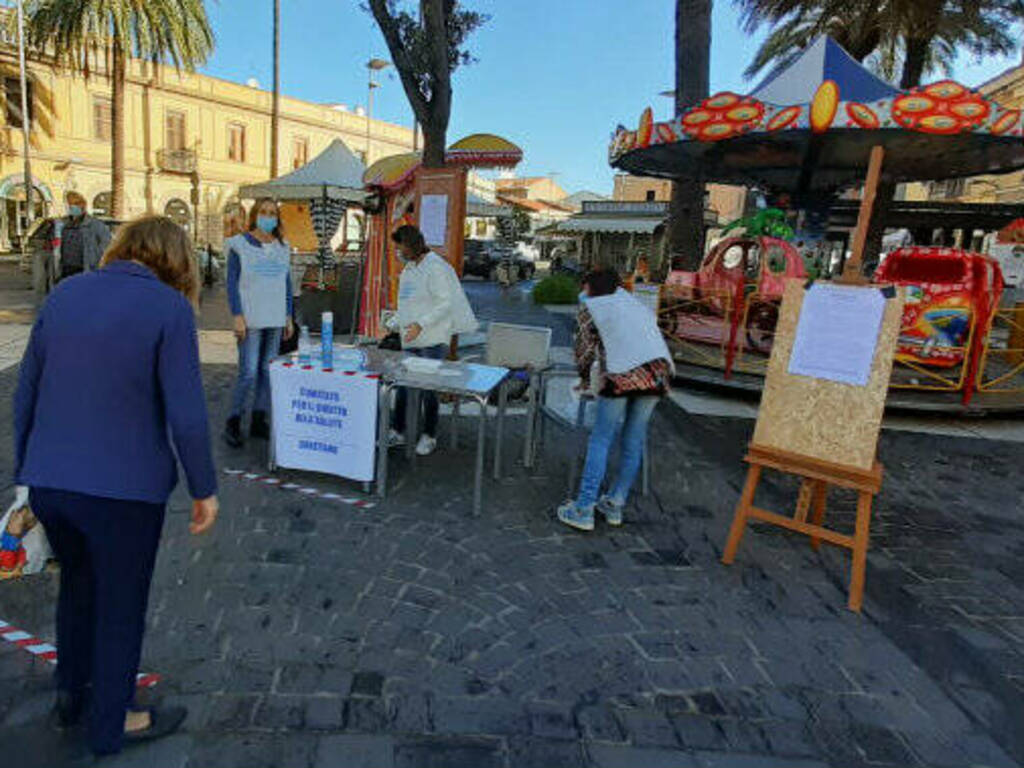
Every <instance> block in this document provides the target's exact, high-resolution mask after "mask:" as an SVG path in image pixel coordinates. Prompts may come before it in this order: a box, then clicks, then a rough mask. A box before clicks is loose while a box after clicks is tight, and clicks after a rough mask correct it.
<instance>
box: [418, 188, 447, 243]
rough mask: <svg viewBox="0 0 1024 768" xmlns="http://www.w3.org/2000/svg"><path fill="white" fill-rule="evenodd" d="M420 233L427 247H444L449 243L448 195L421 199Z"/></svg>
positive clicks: (424, 196) (429, 196)
mask: <svg viewBox="0 0 1024 768" xmlns="http://www.w3.org/2000/svg"><path fill="white" fill-rule="evenodd" d="M420 231H421V232H422V233H423V237H424V239H425V240H426V241H427V245H436V246H441V247H444V246H445V245H446V244H447V242H448V195H423V197H421V198H420Z"/></svg>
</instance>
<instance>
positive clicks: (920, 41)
mask: <svg viewBox="0 0 1024 768" xmlns="http://www.w3.org/2000/svg"><path fill="white" fill-rule="evenodd" d="M906 42H907V55H906V58H904V59H903V74H902V76H901V77H900V88H902V89H903V90H905V91H906V90H909V89H911V88H915V87H917V86H919V85H920V84H921V80H922V78H923V77H924V67H925V64H927V63H928V49H929V48H930V47H931V42H932V39H931V37H927V38H916V37H915V38H910V39H908V40H907V41H906Z"/></svg>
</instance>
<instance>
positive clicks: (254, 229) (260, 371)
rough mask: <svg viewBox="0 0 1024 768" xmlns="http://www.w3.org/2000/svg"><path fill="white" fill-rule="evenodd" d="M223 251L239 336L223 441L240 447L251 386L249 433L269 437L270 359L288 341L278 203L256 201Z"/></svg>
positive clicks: (287, 277)
mask: <svg viewBox="0 0 1024 768" xmlns="http://www.w3.org/2000/svg"><path fill="white" fill-rule="evenodd" d="M226 246H227V251H228V305H229V306H230V308H231V314H232V315H233V316H234V318H235V338H237V339H238V379H237V381H236V382H235V391H234V395H233V396H232V399H231V415H230V417H229V418H228V423H227V426H226V427H225V429H224V439H225V440H226V441H227V442H228V444H229V445H230V446H231V447H232V448H240V447H241V446H242V444H243V442H244V438H243V437H242V414H243V413H244V412H245V408H246V406H247V404H248V401H249V395H250V393H251V392H252V390H253V389H254V388H255V390H256V394H255V398H254V401H253V407H252V422H251V424H250V428H249V435H250V437H255V438H259V439H262V440H266V439H268V438H269V437H270V424H269V422H268V421H267V411H268V410H270V361H271V360H273V359H274V357H275V356H276V355H277V350H278V348H279V347H280V346H281V336H282V334H283V335H284V338H286V339H290V338H291V336H292V334H293V333H294V332H295V328H294V326H293V325H292V301H293V297H292V278H291V248H290V247H289V246H288V243H287V242H286V241H285V239H284V236H283V235H282V233H281V216H280V212H279V211H278V208H277V203H276V202H274V201H273V200H271V199H270V198H269V197H265V198H262V199H260V200H257V201H256V203H255V205H253V207H252V210H251V211H250V212H249V231H248V232H245V233H243V234H240V235H236V236H235V237H232V238H231V239H230V240H228V241H227V243H226Z"/></svg>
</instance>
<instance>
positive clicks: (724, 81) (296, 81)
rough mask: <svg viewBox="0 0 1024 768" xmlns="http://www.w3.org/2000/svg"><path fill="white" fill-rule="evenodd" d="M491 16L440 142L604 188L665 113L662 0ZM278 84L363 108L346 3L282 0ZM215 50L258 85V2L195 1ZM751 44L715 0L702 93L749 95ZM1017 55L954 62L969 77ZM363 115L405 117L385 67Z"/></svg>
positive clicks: (501, 8)
mask: <svg viewBox="0 0 1024 768" xmlns="http://www.w3.org/2000/svg"><path fill="white" fill-rule="evenodd" d="M465 2H466V5H467V6H469V7H471V8H475V9H477V10H480V11H483V12H485V13H489V14H491V17H492V18H491V20H490V21H489V22H488V24H487V25H486V26H484V27H483V28H482V29H480V30H479V31H478V32H477V33H476V34H475V35H474V36H473V37H472V38H471V41H470V47H471V49H472V51H473V53H474V54H475V55H476V56H477V58H478V59H479V61H478V63H476V64H473V65H471V66H469V67H465V68H461V69H459V71H458V72H457V73H456V78H455V97H454V104H453V107H452V119H451V125H450V128H449V132H448V139H449V143H450V142H452V141H455V140H456V139H458V138H461V137H462V136H465V135H468V134H470V133H476V132H489V133H498V134H501V135H502V136H505V137H507V138H509V139H511V140H512V141H515V142H516V143H517V144H519V145H520V146H521V147H522V148H523V150H524V155H525V157H524V162H523V164H522V165H521V166H520V167H519V173H520V174H524V175H527V174H528V175H544V174H548V173H555V174H557V176H556V178H557V180H558V181H559V183H560V184H562V186H563V187H565V188H566V189H567V190H568V191H569V192H574V191H577V190H579V189H591V190H593V191H596V192H602V193H609V192H610V191H611V184H612V175H613V174H612V171H611V169H610V168H609V167H608V163H607V159H606V158H607V145H608V139H609V136H610V133H611V131H612V130H613V128H614V127H615V125H616V124H617V123H620V122H621V123H623V124H626V125H633V124H635V123H636V121H637V119H638V117H639V115H640V112H641V111H642V110H643V109H644V107H646V106H648V105H650V106H653V107H654V110H655V115H656V117H659V118H665V117H668V115H669V113H670V112H671V101H670V100H669V99H667V98H665V97H662V96H659V95H658V94H659V92H660V91H663V90H666V89H669V88H671V87H672V85H673V74H672V70H673V52H672V45H673V43H672V37H673V27H674V6H675V3H673V2H671V0H465ZM281 5H282V39H281V58H282V70H281V81H282V90H283V92H284V93H286V94H288V95H290V96H296V97H298V98H303V99H308V100H310V101H316V102H342V103H345V104H348V105H349V106H351V107H355V106H357V105H364V104H365V103H366V91H367V88H366V68H365V63H366V61H367V59H368V58H370V57H371V56H378V57H382V58H387V55H388V54H387V46H386V45H385V44H384V40H383V38H382V37H381V35H380V32H379V31H378V30H377V27H376V25H375V24H374V22H373V19H372V18H371V17H370V15H369V14H368V13H365V12H364V11H362V10H361V9H360V7H359V6H360V3H359V0H282V3H281ZM208 8H209V12H210V16H211V20H212V23H213V26H214V32H215V34H216V36H217V49H216V52H215V53H214V55H213V57H212V58H211V59H210V61H209V62H208V63H207V66H206V67H204V71H206V72H208V73H209V74H212V75H216V76H218V77H223V78H227V79H230V80H236V81H240V82H241V81H244V80H246V79H247V78H250V77H255V78H257V79H258V80H259V81H260V83H261V84H262V85H263V87H266V88H269V87H270V84H271V26H270V25H271V13H272V11H271V8H272V5H271V0H219V2H211V3H208ZM757 42H758V41H757V40H753V39H750V38H749V37H746V36H745V35H744V34H743V33H742V32H741V31H740V29H739V22H738V15H737V13H736V11H735V9H734V7H733V5H732V3H731V2H729V0H716V2H715V3H714V19H713V48H712V54H711V55H712V69H711V89H712V91H716V90H726V89H729V90H738V91H740V92H744V91H745V90H750V89H751V87H752V84H751V83H748V82H746V81H745V80H744V79H743V70H744V69H745V68H746V66H747V64H748V63H749V61H750V59H751V58H752V56H753V54H754V51H755V50H756V47H757ZM1016 61H1019V58H1018V57H1012V58H1011V59H1009V60H1000V59H988V60H985V61H983V62H975V61H971V60H969V59H966V58H964V59H962V60H960V61H958V62H957V67H956V71H955V73H954V74H955V76H956V77H957V79H959V80H961V81H962V82H964V83H966V84H968V85H977V84H979V83H981V82H983V81H984V80H986V79H988V78H990V77H992V76H994V75H996V74H998V73H999V72H1001V71H1003V70H1004V69H1006V68H1007V67H1009V66H1011V65H1013V64H1014V63H1015V62H1016ZM382 83H383V87H381V88H379V89H378V90H377V93H376V95H375V101H374V116H375V117H380V118H383V119H386V120H391V121H394V122H400V123H406V124H409V125H411V124H412V112H411V110H410V109H409V106H408V103H407V102H406V99H405V94H404V93H403V91H402V85H401V83H400V82H399V80H398V77H397V75H394V74H391V75H387V74H386V75H385V76H384V78H383V80H382Z"/></svg>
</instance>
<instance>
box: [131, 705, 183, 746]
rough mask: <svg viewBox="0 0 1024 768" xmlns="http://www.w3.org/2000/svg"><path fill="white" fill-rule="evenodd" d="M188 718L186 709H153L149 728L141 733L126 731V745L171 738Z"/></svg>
mask: <svg viewBox="0 0 1024 768" xmlns="http://www.w3.org/2000/svg"><path fill="white" fill-rule="evenodd" d="M186 717H188V710H187V709H185V708H184V707H153V708H151V709H150V710H149V727H148V728H143V729H142V730H139V731H125V732H124V743H125V744H138V743H139V742H143V741H153V740H154V739H162V738H163V737H164V736H170V735H171V734H172V733H174V732H175V731H177V730H178V729H179V728H181V724H182V723H184V722H185V718H186Z"/></svg>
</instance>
